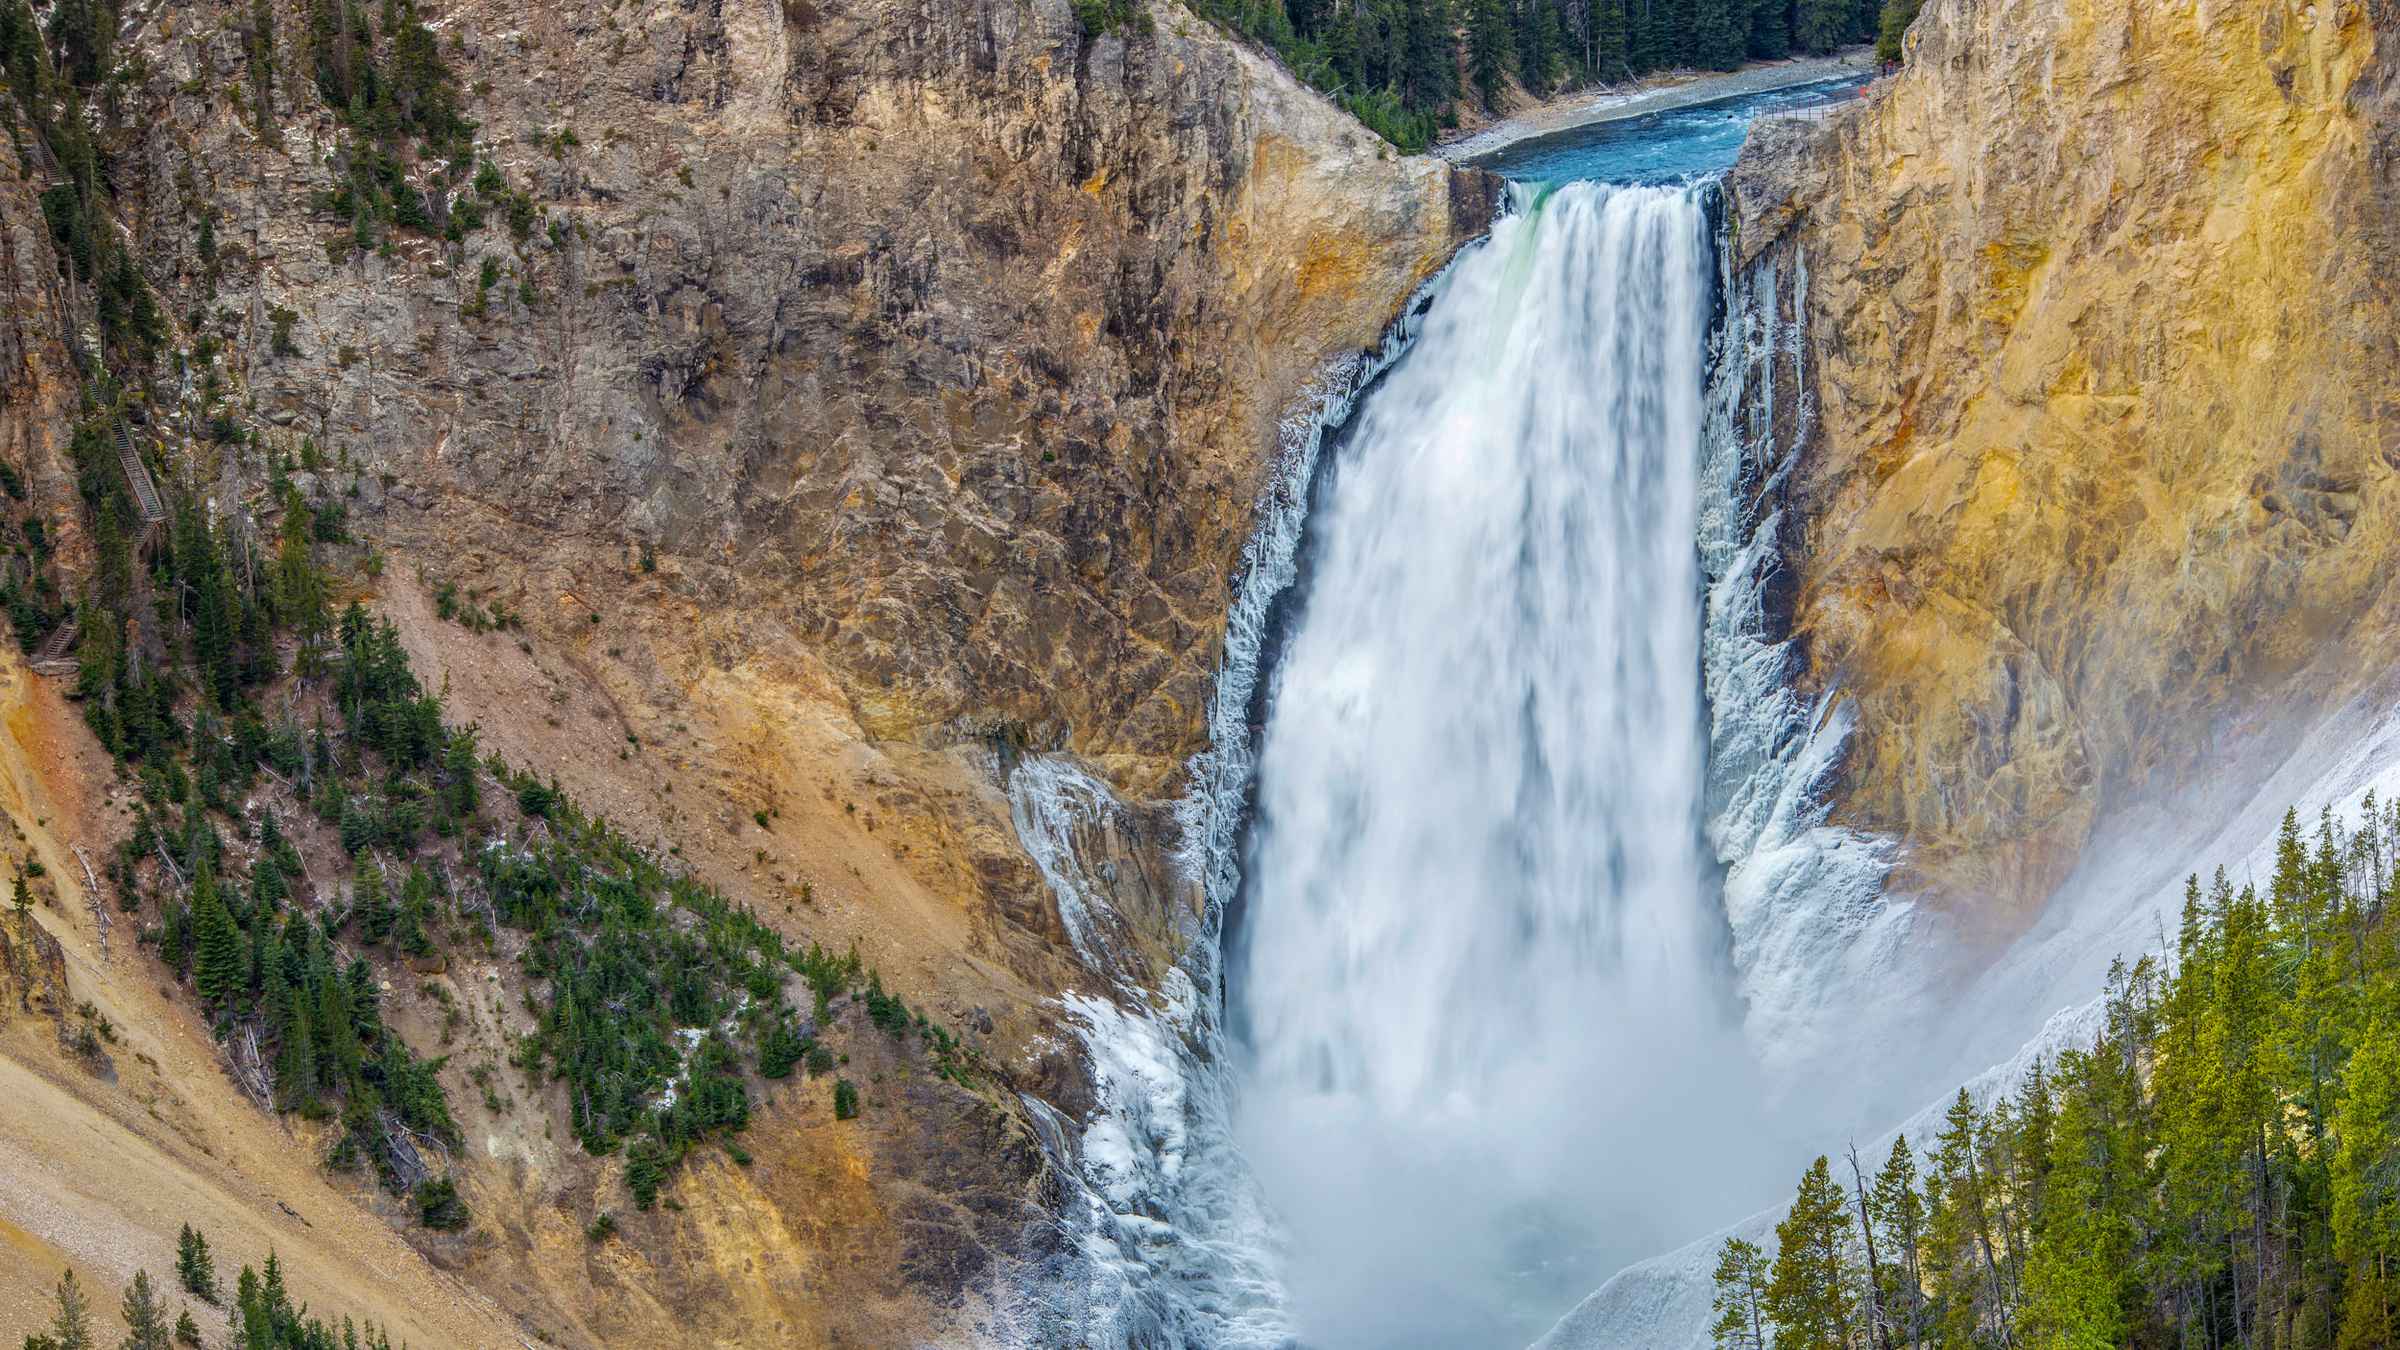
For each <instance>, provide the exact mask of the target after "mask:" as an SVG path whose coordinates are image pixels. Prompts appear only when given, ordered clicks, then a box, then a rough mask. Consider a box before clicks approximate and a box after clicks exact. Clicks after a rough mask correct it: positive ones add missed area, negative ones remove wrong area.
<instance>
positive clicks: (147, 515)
mask: <svg viewBox="0 0 2400 1350" xmlns="http://www.w3.org/2000/svg"><path fill="white" fill-rule="evenodd" d="M116 428H117V463H118V464H120V465H122V466H123V467H124V469H125V483H126V486H128V487H130V488H132V489H133V502H134V505H135V506H137V507H139V508H141V512H142V525H143V526H144V527H145V528H147V527H149V526H152V525H156V524H158V523H159V522H160V521H162V520H165V519H166V518H167V507H166V503H165V502H164V501H162V500H160V498H159V495H158V484H157V483H156V482H154V481H153V480H152V479H151V477H150V466H149V465H147V464H144V463H142V455H141V452H140V451H138V450H136V449H134V446H133V433H132V432H131V431H128V430H126V428H125V419H124V418H122V417H120V418H118V419H116Z"/></svg>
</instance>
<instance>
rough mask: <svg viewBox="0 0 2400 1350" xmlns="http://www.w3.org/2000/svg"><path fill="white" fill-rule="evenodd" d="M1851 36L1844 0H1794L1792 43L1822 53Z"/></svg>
mask: <svg viewBox="0 0 2400 1350" xmlns="http://www.w3.org/2000/svg"><path fill="white" fill-rule="evenodd" d="M1849 36H1850V9H1849V5H1848V3H1847V0H1797V3H1796V4H1795V6H1794V9H1793V18H1792V45H1793V46H1795V47H1797V48H1799V49H1800V50H1801V51H1804V52H1807V53H1809V54H1811V55H1813V56H1822V55H1824V54H1825V53H1827V52H1830V51H1832V50H1833V49H1834V48H1836V47H1839V46H1841V45H1842V43H1843V42H1845V41H1847V40H1848V39H1849Z"/></svg>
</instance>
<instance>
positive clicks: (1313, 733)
mask: <svg viewBox="0 0 2400 1350" xmlns="http://www.w3.org/2000/svg"><path fill="white" fill-rule="evenodd" d="M1712 283H1713V261H1712V250H1711V241H1710V238H1709V225H1708V221H1707V217H1706V212H1705V210H1704V206H1703V202H1702V199H1701V196H1700V194H1699V192H1698V191H1686V190H1681V189H1668V188H1626V189H1615V190H1612V189H1608V188H1603V187H1598V186H1592V185H1577V186H1572V187H1568V188H1565V189H1563V190H1560V191H1559V192H1557V193H1556V194H1554V195H1552V196H1550V197H1548V198H1547V199H1546V200H1536V201H1534V202H1532V203H1530V204H1529V209H1526V210H1524V211H1523V212H1521V213H1520V214H1519V215H1517V216H1515V217H1512V218H1510V219H1508V220H1505V221H1503V222H1502V223H1501V224H1500V226H1499V227H1498V228H1497V229H1496V230H1495V232H1494V236H1493V238H1492V241H1491V243H1490V245H1489V247H1487V248H1486V249H1485V250H1483V251H1482V252H1480V253H1478V254H1476V255H1475V256H1473V257H1471V258H1469V259H1467V260H1466V261H1464V262H1462V263H1461V264H1460V265H1459V267H1458V268H1457V270H1456V272H1455V274H1454V276H1453V277H1452V279H1451V281H1450V284H1449V287H1448V289H1447V291H1446V292H1445V294H1444V295H1443V296H1442V298H1441V300H1440V302H1439V303H1438V304H1437V305H1436V306H1435V307H1434V309H1433V311H1432V313H1431V314H1430V315H1429V316H1428V318H1427V321H1426V327H1425V331H1424V334H1423V336H1422V337H1421V338H1420V339H1419V341H1418V343H1417V346H1416V348H1415V349H1414V351H1413V352H1412V353H1411V354H1410V355H1409V357H1408V359H1407V360H1406V361H1404V362H1403V363H1402V364H1401V365H1400V366H1399V367H1398V368H1397V369H1395V370H1394V371H1393V373H1392V374H1391V375H1390V376H1389V377H1388V378H1387V379H1386V380H1385V382H1384V383H1383V384H1382V386H1381V387H1379V389H1378V390H1377V391H1376V393H1375V396H1374V397H1373V398H1372V399H1370V400H1368V401H1367V402H1366V404H1365V405H1364V407H1363V409H1362V411H1361V413H1360V414H1359V418H1358V421H1357V424H1356V427H1355V430H1354V432H1353V434H1352V437H1351V440H1350V442H1349V445H1348V446H1347V448H1346V451H1345V453H1344V455H1343V457H1342V459H1341V460H1340V462H1339V463H1338V464H1337V465H1336V466H1334V467H1333V470H1332V472H1333V479H1332V481H1331V483H1330V486H1329V490H1328V491H1327V492H1326V493H1325V495H1324V496H1323V497H1322V498H1321V500H1320V502H1319V504H1318V508H1317V510H1318V513H1317V515H1316V516H1315V517H1314V518H1313V519H1312V522H1311V530H1312V532H1313V533H1314V540H1315V542H1314V544H1313V545H1312V553H1311V565H1312V567H1313V571H1312V573H1311V576H1310V581H1309V586H1308V591H1307V596H1306V601H1305V604H1304V605H1303V606H1302V608H1301V609H1300V611H1299V613H1298V615H1297V617H1296V619H1295V620H1294V623H1293V625H1292V628H1291V632H1290V638H1289V644H1288V647H1287V649H1286V650H1285V651H1284V653H1283V654H1282V657H1281V660H1280V662H1279V664H1278V665H1277V667H1276V674H1275V677H1274V682H1273V686H1272V689H1271V701H1270V705H1269V708H1270V711H1269V719H1268V723H1267V728H1266V732H1265V738H1264V743H1263V750H1262V753H1261V758H1260V762H1259V770H1258V801H1257V817H1256V825H1255V835H1254V848H1253V854H1252V857H1251V858H1250V860H1249V865H1248V868H1247V869H1246V870H1247V873H1248V878H1249V887H1250V889H1249V891H1248V893H1247V894H1248V897H1249V898H1248V902H1247V918H1246V928H1245V929H1244V931H1243V933H1242V953H1241V959H1242V960H1243V962H1244V964H1243V965H1242V966H1241V967H1240V968H1239V971H1238V973H1237V975H1236V976H1235V978H1234V980H1233V984H1232V993H1233V999H1234V1008H1235V1010H1236V1015H1237V1017H1238V1018H1239V1019H1240V1024H1241V1025H1242V1027H1243V1029H1244V1032H1245V1036H1244V1041H1245V1044H1246V1046H1247V1047H1248V1049H1249V1052H1250V1053H1249V1062H1248V1066H1247V1068H1248V1072H1247V1074H1246V1076H1245V1078H1244V1080H1243V1081H1242V1083H1241V1088H1240V1092H1239V1094H1238V1097H1237V1102H1238V1110H1237V1115H1236V1127H1237V1132H1238V1137H1239V1139H1240V1140H1241V1142H1242V1144H1243V1147H1244V1151H1245V1153H1246V1154H1247V1156H1248V1157H1249V1159H1250V1161H1251V1163H1252V1165H1253V1166H1254V1168H1255V1170H1256V1172H1257V1174H1258V1177H1259V1180H1260V1182H1261V1184H1262V1186H1263V1188H1264V1190H1265V1192H1266V1194H1267V1195H1268V1196H1269V1197H1270V1198H1271V1201H1272V1203H1273V1205H1274V1208H1275V1211H1276V1213H1277V1215H1278V1217H1279V1218H1280V1219H1281V1220H1282V1222H1283V1223H1284V1225H1285V1226H1286V1229H1287V1231H1288V1234H1289V1248H1290V1250H1289V1255H1288V1260H1287V1263H1286V1267H1285V1284H1286V1286H1287V1288H1288V1289H1289V1292H1290V1295H1291V1298H1292V1300H1293V1306H1294V1310H1295V1315H1296V1318H1297V1321H1298V1324H1299V1330H1300V1334H1301V1337H1302V1339H1303V1340H1304V1341H1305V1342H1307V1343H1308V1344H1310V1345H1312V1346H1317V1345H1323V1346H1352V1345H1355V1346H1404V1345H1429V1346H1430V1345H1441V1346H1468V1345H1478V1344H1501V1343H1509V1342H1511V1341H1513V1342H1515V1343H1520V1344H1521V1343H1522V1342H1523V1341H1524V1340H1526V1339H1529V1338H1530V1336H1531V1335H1532V1334H1535V1333H1538V1331H1539V1330H1540V1328H1541V1327H1542V1326H1543V1325H1546V1324H1547V1322H1548V1321H1549V1319H1550V1317H1552V1316H1554V1315H1555V1314H1556V1312H1557V1311H1558V1310H1559V1309H1560V1308H1562V1307H1564V1306H1565V1304H1566V1303H1567V1302H1569V1301H1571V1299H1572V1298H1573V1297H1574V1295H1576V1294H1580V1293H1581V1292H1582V1291H1583V1290H1584V1289H1587V1288H1589V1287H1590V1284H1591V1282H1592V1281H1593V1280H1595V1279H1596V1278H1597V1277H1598V1276H1599V1275H1602V1274H1605V1273H1606V1272H1607V1271H1608V1270H1609V1269H1613V1268H1614V1265H1615V1264H1617V1263H1621V1262H1622V1261H1624V1260H1627V1259H1631V1258H1633V1257H1636V1256H1640V1255H1644V1254H1647V1253H1648V1252H1650V1251H1654V1250H1657V1249H1658V1248H1659V1247H1661V1246H1663V1245H1667V1244H1668V1243H1670V1242H1672V1241H1675V1240H1680V1239H1681V1238H1683V1237H1685V1236H1688V1234H1689V1233H1691V1232H1693V1231H1697V1230H1698V1229H1699V1228H1701V1227H1702V1226H1704V1225H1706V1224H1710V1223H1714V1222H1718V1221H1721V1220H1722V1218H1723V1216H1724V1215H1725V1214H1727V1213H1734V1212H1739V1210H1738V1209H1735V1208H1732V1206H1734V1205H1735V1204H1737V1203H1739V1202H1741V1201H1742V1200H1745V1199H1755V1198H1756V1192H1757V1190H1758V1188H1759V1187H1760V1186H1761V1185H1762V1184H1763V1181H1762V1178H1761V1176H1760V1175H1758V1174H1755V1173H1748V1172H1746V1171H1745V1162H1746V1161H1748V1160H1766V1159H1773V1160H1775V1161H1777V1162H1778V1163H1779V1161H1780V1160H1779V1159H1777V1158H1776V1155H1775V1152H1774V1151H1773V1150H1771V1149H1760V1148H1758V1147H1757V1144H1758V1142H1759V1140H1760V1138H1761V1137H1762V1135H1761V1130H1762V1128H1763V1123H1762V1122H1761V1120H1760V1119H1759V1110H1760V1108H1759V1102H1760V1099H1761V1095H1762V1093H1761V1085H1760V1084H1759V1082H1758V1081H1757V1080H1756V1078H1755V1076H1754V1072H1753V1064H1752V1057H1751V1054H1750V1050H1749V1048H1748V1046H1747V1045H1746V1044H1745V1042H1744V1039H1743V1037H1742V1034H1741V1029H1740V1010H1739V1007H1738V1005H1737V1003H1736V1000H1735V998H1734V996H1733V991H1734V982H1733V967H1732V963H1731V961H1730V959H1729V953H1728V949H1727V938H1726V933H1725V925H1724V919H1723V916H1722V913H1721V911H1720V909H1719V906H1718V900H1717V897H1718V881H1719V878H1718V875H1717V868H1716V859H1715V857H1714V854H1713V852H1712V850H1711V848H1710V845H1709V843H1708V841H1707V839H1706V837H1705V834H1704V827H1705V825H1706V820H1705V815H1706V805H1707V801H1706V784H1707V765H1708V734H1709V728H1708V719H1707V715H1706V711H1705V707H1704V704H1703V698H1702V684H1701V680H1702V674H1701V672H1702V654H1701V644H1702V605H1703V602H1702V594H1703V574H1702V567H1701V560H1700V556H1699V552H1698V549H1697V547H1696V544H1695V540H1696V539H1697V537H1698V533H1699V522H1700V515H1701V505H1702V501H1701V499H1702V491H1703V472H1702V469H1703V463H1702V449H1701V431H1702V422H1703V398H1702V394H1703V384H1704V380H1705V375H1706V355H1707V344H1708V322H1709V316H1710V311H1711V305H1712ZM1753 833H1756V831H1753Z"/></svg>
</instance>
